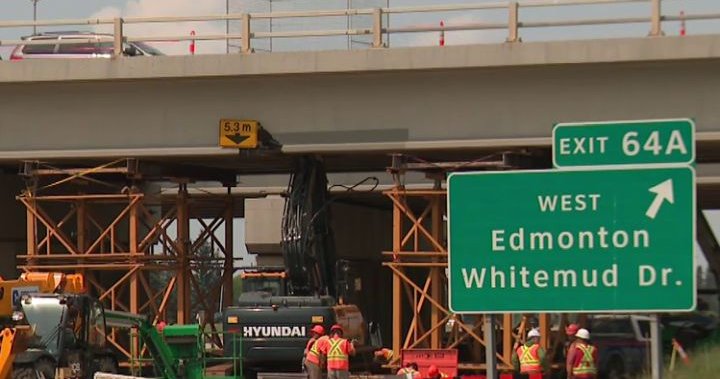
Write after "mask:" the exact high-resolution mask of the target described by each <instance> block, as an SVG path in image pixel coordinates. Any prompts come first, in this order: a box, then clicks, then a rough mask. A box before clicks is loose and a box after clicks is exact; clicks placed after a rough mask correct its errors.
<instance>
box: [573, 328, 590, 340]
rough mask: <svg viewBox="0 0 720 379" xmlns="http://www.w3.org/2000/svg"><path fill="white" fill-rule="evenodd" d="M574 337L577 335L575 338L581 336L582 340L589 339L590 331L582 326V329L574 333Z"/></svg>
mask: <svg viewBox="0 0 720 379" xmlns="http://www.w3.org/2000/svg"><path fill="white" fill-rule="evenodd" d="M575 337H577V338H582V339H584V340H589V339H590V332H588V330H587V329H584V328H583V329H580V330H578V331H577V333H575Z"/></svg>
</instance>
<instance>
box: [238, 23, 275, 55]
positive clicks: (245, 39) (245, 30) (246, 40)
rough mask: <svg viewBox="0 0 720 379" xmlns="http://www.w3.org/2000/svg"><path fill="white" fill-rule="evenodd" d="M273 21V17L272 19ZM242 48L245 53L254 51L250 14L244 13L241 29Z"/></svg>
mask: <svg viewBox="0 0 720 379" xmlns="http://www.w3.org/2000/svg"><path fill="white" fill-rule="evenodd" d="M271 21H272V19H271ZM240 38H241V41H240V50H241V52H243V53H245V54H249V53H252V44H251V43H250V38H251V33H250V14H248V13H243V15H242V20H241V31H240Z"/></svg>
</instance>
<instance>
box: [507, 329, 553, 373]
mask: <svg viewBox="0 0 720 379" xmlns="http://www.w3.org/2000/svg"><path fill="white" fill-rule="evenodd" d="M512 362H513V366H514V368H515V373H516V378H529V379H534V378H542V376H543V373H544V372H548V369H549V367H548V364H547V359H546V357H545V349H543V348H542V347H541V346H540V332H539V331H538V330H537V329H532V330H530V331H529V332H528V334H527V342H525V344H524V345H520V346H518V348H517V349H516V350H515V352H514V353H513V357H512Z"/></svg>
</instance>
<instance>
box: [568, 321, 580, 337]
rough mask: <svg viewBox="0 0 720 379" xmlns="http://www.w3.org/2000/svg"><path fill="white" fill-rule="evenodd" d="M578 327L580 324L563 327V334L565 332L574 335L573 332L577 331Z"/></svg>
mask: <svg viewBox="0 0 720 379" xmlns="http://www.w3.org/2000/svg"><path fill="white" fill-rule="evenodd" d="M578 329H580V325H578V324H570V325H568V326H566V327H565V334H567V335H568V336H574V335H575V333H577V331H578Z"/></svg>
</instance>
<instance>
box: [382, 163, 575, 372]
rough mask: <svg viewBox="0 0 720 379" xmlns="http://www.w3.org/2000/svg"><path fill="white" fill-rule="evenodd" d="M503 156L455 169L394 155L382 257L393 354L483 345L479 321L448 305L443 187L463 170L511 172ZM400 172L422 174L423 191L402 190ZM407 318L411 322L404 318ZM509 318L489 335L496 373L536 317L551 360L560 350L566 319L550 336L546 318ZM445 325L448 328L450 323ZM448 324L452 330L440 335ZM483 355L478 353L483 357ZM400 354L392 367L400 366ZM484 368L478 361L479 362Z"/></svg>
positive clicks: (465, 366)
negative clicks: (388, 280) (387, 242)
mask: <svg viewBox="0 0 720 379" xmlns="http://www.w3.org/2000/svg"><path fill="white" fill-rule="evenodd" d="M506 158H507V157H505V156H503V159H501V160H499V161H488V160H485V159H481V160H478V161H474V162H460V163H454V162H453V163H448V162H443V163H426V162H424V163H407V162H403V161H402V159H401V158H400V157H399V156H396V157H394V159H393V167H391V168H389V169H388V171H389V172H390V173H391V174H392V176H393V179H394V187H393V188H392V189H390V190H388V191H385V192H384V194H385V195H386V196H387V197H388V198H389V199H390V200H391V202H392V206H393V248H392V251H389V252H384V253H383V254H384V255H385V256H386V257H388V258H390V259H391V261H389V262H384V263H383V265H384V266H385V267H388V268H389V269H390V270H391V271H392V274H393V284H392V292H393V336H392V337H393V338H392V341H393V346H392V348H393V350H394V351H397V352H399V351H401V350H403V349H413V348H432V349H452V348H457V347H458V346H460V345H461V344H463V343H465V342H466V341H471V342H473V343H475V344H476V346H478V347H479V346H484V344H485V343H484V339H483V337H482V335H483V334H482V325H483V318H482V315H479V314H478V315H458V314H454V313H452V312H451V311H450V310H449V308H448V306H447V293H446V289H447V280H448V279H447V276H446V270H447V268H448V261H447V258H448V250H447V241H446V237H445V236H446V229H445V228H446V227H445V223H444V220H446V219H447V218H446V217H447V213H446V211H447V209H446V204H447V191H446V189H445V188H444V183H445V179H446V175H447V173H448V172H450V171H455V170H463V169H464V170H467V169H476V170H477V169H494V170H498V169H510V168H512V166H509V165H508V160H507V159H506ZM406 171H422V172H425V173H426V174H427V176H428V177H429V178H431V179H433V185H430V186H428V187H427V188H422V189H420V188H412V189H409V188H406V187H405V186H404V185H403V183H404V174H405V172H406ZM405 312H409V314H408V318H410V317H411V319H410V321H409V323H408V322H406V319H405V317H404V314H405ZM518 316H519V317H515V318H514V317H513V315H512V314H503V315H502V317H498V318H496V320H497V321H496V324H495V332H496V333H497V334H499V336H500V337H501V338H498V339H497V340H498V341H500V345H499V346H498V349H497V350H498V353H497V362H498V369H500V370H511V369H512V362H511V359H512V354H513V351H514V350H515V349H516V348H517V346H518V344H520V343H524V342H525V335H526V332H527V331H528V330H529V329H530V328H531V327H532V322H531V321H532V320H533V319H536V320H537V323H536V326H537V327H538V328H539V329H540V332H541V335H542V338H541V341H540V342H541V344H542V346H544V347H545V348H548V347H550V348H551V349H550V351H549V352H548V355H549V356H552V354H553V352H554V351H557V349H562V347H563V342H564V333H563V330H564V326H565V325H566V324H567V316H566V315H563V316H561V318H560V325H559V328H558V329H557V331H556V332H555V334H554V335H553V334H551V329H550V317H549V315H548V314H539V315H532V314H524V315H518ZM516 320H519V322H517V321H516ZM448 322H450V323H448ZM446 325H451V330H449V331H448V330H446V332H447V333H445V334H446V338H443V330H444V329H445V327H446ZM482 356H483V357H484V355H482ZM399 360H400V354H397V355H396V356H395V358H394V359H393V360H392V361H391V362H390V366H398V365H399ZM481 362H482V363H481ZM459 368H460V369H461V370H484V369H485V363H484V359H477V360H473V361H462V360H461V361H460V362H459Z"/></svg>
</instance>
